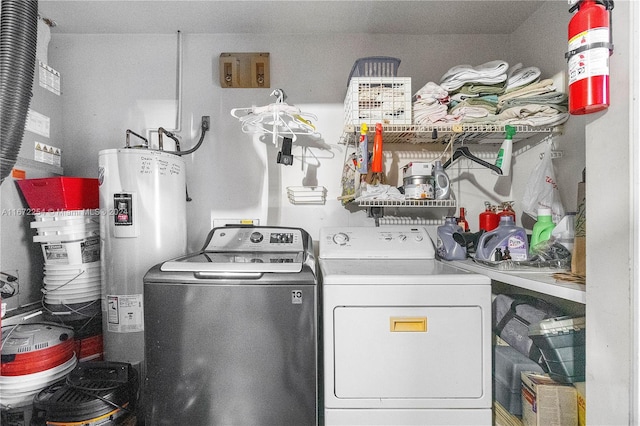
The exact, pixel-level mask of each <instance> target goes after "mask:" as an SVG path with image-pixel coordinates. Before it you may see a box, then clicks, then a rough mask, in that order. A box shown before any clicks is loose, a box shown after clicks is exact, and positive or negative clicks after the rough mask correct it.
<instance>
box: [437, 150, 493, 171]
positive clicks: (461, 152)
mask: <svg viewBox="0 0 640 426" xmlns="http://www.w3.org/2000/svg"><path fill="white" fill-rule="evenodd" d="M460 157H465V158H468V159H469V160H471V161H473V162H475V163H478V164H480V165H481V166H483V167H486V168H488V169H491V170H493V171H494V172H496V173H497V174H498V175H500V176H502V169H501V168H500V167H497V166H494V165H493V164H491V163H487V162H486V161H484V160H481V159H479V158H478V157H476V156H475V155H473V154H472V153H471V151H469V148H468V147H466V146H460V147H458V148H456V150H455V151H453V155H452V156H451V158H449V159H448V160H447V161H446V162H445V163H444V164H443V165H442V167H443V168H444V169H445V170H446V169H447V167H449V166H450V165H451V164H452V163H453V162H454V161H456V160H457V159H458V158H460Z"/></svg>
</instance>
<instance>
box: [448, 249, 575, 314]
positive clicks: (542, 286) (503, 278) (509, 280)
mask: <svg viewBox="0 0 640 426" xmlns="http://www.w3.org/2000/svg"><path fill="white" fill-rule="evenodd" d="M447 263H450V264H452V265H454V266H457V267H458V268H461V269H465V270H467V271H470V272H475V273H478V274H482V275H486V276H488V277H489V278H491V279H492V280H495V281H500V282H503V283H505V284H509V285H512V286H515V287H520V288H523V289H527V290H531V291H535V292H537V293H542V294H547V295H549V296H554V297H558V298H561V299H566V300H570V301H572V302H577V303H582V304H586V303H587V293H586V286H585V285H583V284H577V283H570V282H566V281H559V280H556V279H555V278H553V273H551V272H528V271H513V272H506V271H498V270H496V269H492V268H490V267H486V266H481V265H478V264H477V263H474V262H473V260H471V259H467V260H455V261H451V262H447Z"/></svg>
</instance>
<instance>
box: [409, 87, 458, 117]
mask: <svg viewBox="0 0 640 426" xmlns="http://www.w3.org/2000/svg"><path fill="white" fill-rule="evenodd" d="M448 105H449V92H447V91H446V90H444V88H442V87H441V86H440V85H438V84H436V83H434V82H432V81H430V82H428V83H427V84H425V85H424V86H423V87H422V88H421V89H420V90H418V91H417V92H416V93H415V94H414V95H413V123H414V124H418V125H430V124H436V123H438V122H442V121H444V122H448V121H447V117H448V114H447V111H448V109H449V107H448ZM450 119H451V120H452V121H455V120H454V119H453V117H450Z"/></svg>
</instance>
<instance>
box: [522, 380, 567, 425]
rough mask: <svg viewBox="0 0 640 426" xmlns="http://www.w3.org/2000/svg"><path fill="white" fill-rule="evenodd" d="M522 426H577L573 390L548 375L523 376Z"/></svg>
mask: <svg viewBox="0 0 640 426" xmlns="http://www.w3.org/2000/svg"><path fill="white" fill-rule="evenodd" d="M521 375H522V424H523V425H525V426H578V399H577V391H576V388H575V387H573V386H572V385H569V384H562V383H558V382H556V381H554V380H552V379H551V378H550V377H549V376H547V375H542V374H536V373H529V372H522V373H521Z"/></svg>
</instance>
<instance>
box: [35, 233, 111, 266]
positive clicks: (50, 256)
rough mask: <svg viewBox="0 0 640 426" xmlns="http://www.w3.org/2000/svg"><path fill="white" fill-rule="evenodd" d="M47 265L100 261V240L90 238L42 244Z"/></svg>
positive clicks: (94, 237) (93, 237)
mask: <svg viewBox="0 0 640 426" xmlns="http://www.w3.org/2000/svg"><path fill="white" fill-rule="evenodd" d="M41 248H42V255H43V256H44V261H45V263H46V264H47V265H50V264H53V265H56V264H63V265H77V264H81V263H93V262H99V261H100V238H99V237H97V236H90V237H88V238H86V237H85V238H83V239H79V240H75V241H60V242H57V241H48V242H46V243H42V244H41Z"/></svg>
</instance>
